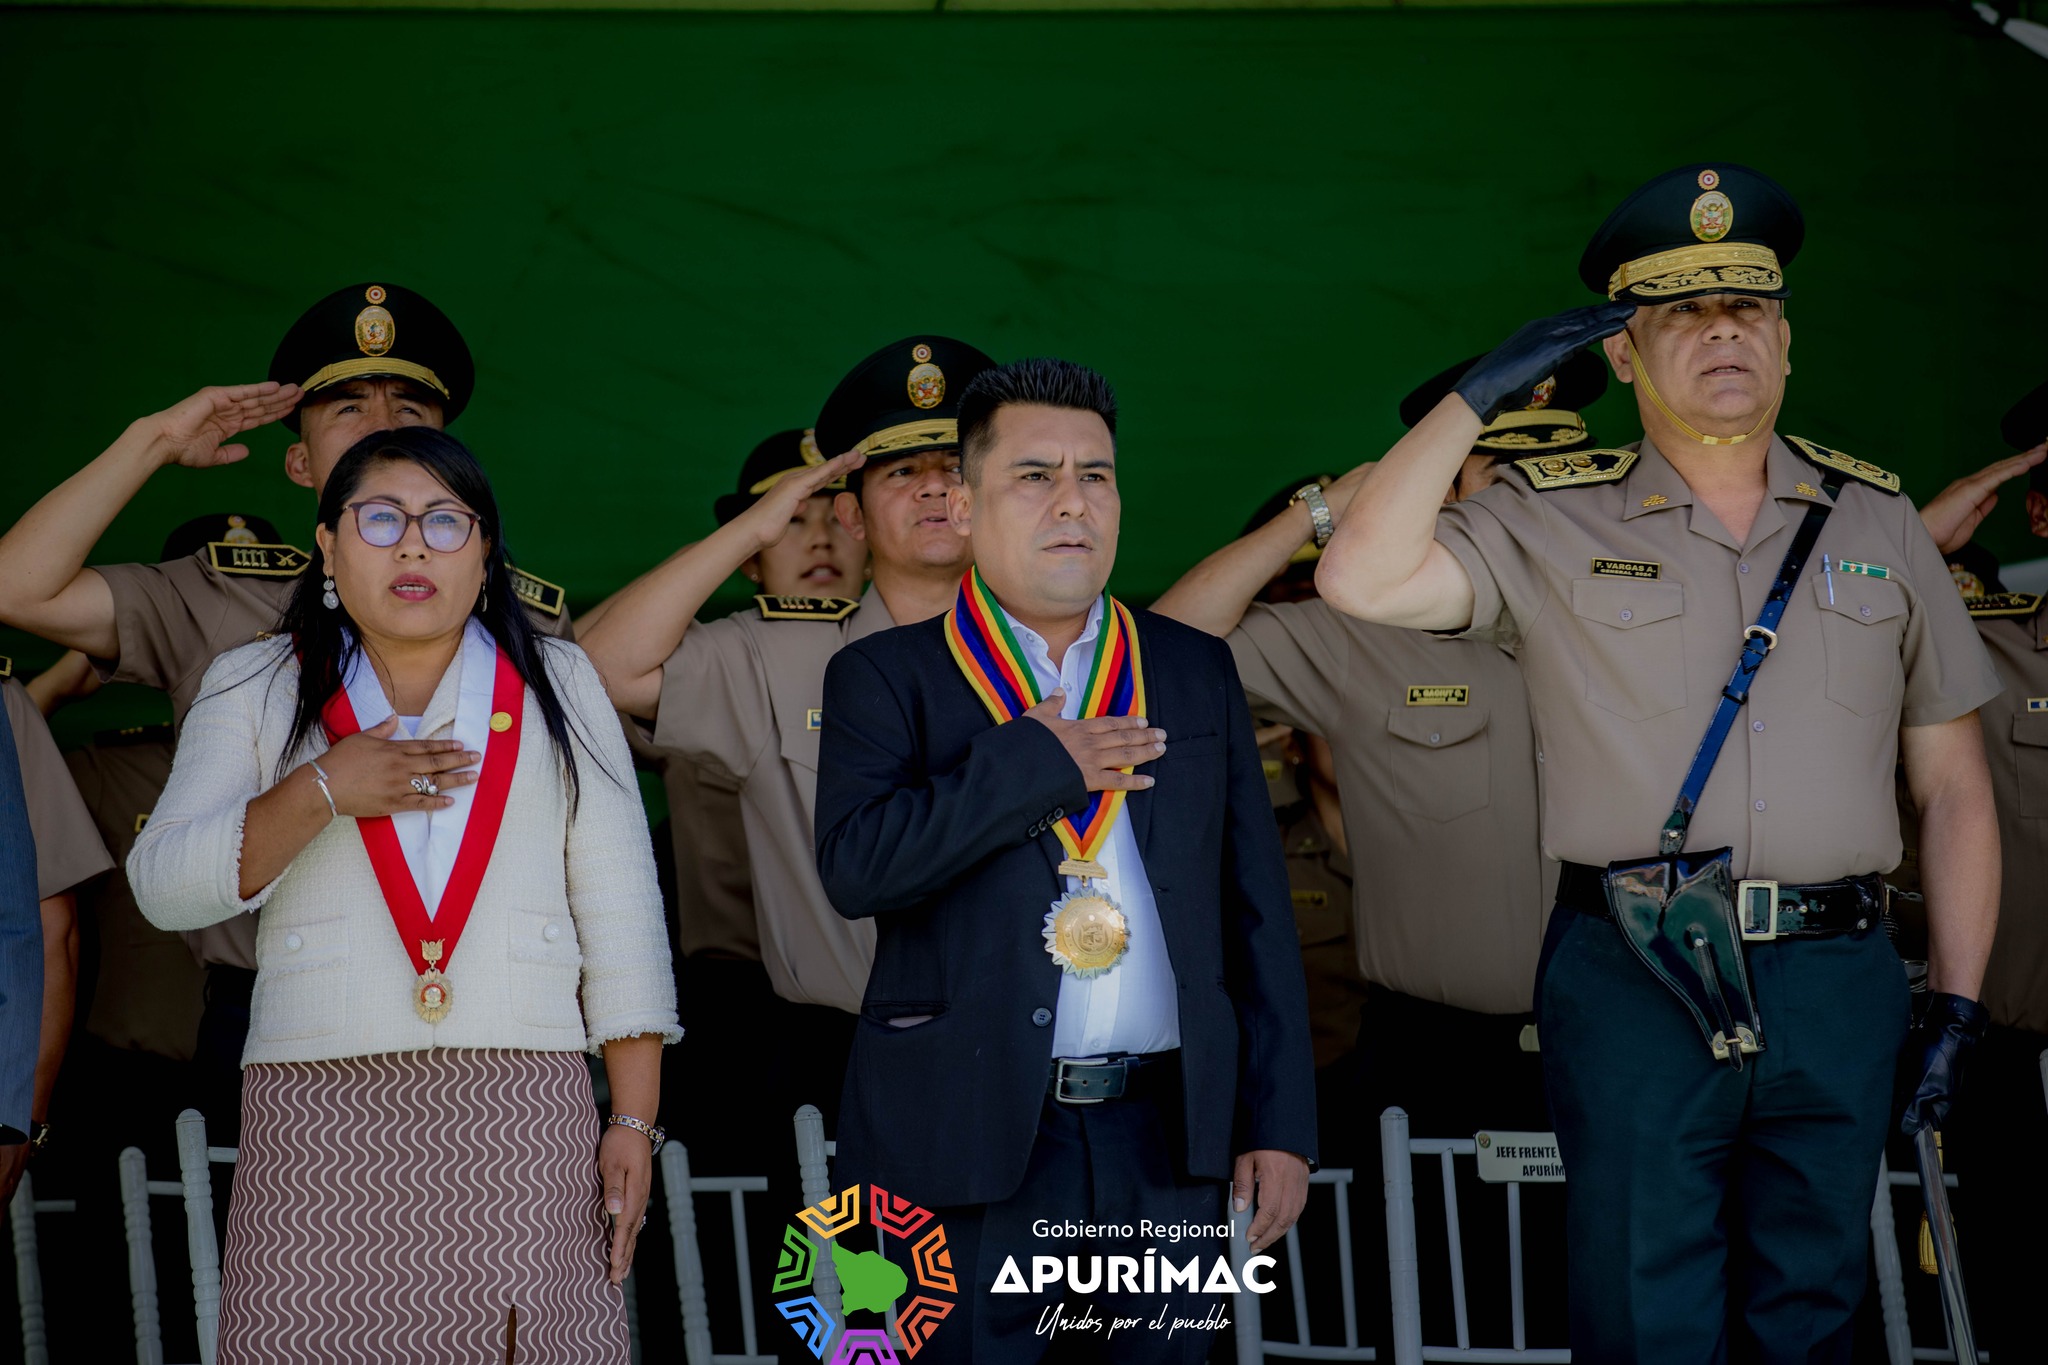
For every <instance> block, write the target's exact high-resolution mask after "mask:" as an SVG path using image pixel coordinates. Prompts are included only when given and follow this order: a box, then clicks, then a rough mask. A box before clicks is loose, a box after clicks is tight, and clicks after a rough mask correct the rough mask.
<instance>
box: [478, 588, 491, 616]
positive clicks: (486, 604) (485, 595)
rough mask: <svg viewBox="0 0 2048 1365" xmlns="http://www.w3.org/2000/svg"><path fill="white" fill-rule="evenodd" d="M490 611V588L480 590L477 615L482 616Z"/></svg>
mask: <svg viewBox="0 0 2048 1365" xmlns="http://www.w3.org/2000/svg"><path fill="white" fill-rule="evenodd" d="M490 609H491V590H490V589H489V588H483V589H480V590H479V591H478V592H477V595H476V614H477V615H478V616H482V615H484V614H485V613H486V612H488V611H490Z"/></svg>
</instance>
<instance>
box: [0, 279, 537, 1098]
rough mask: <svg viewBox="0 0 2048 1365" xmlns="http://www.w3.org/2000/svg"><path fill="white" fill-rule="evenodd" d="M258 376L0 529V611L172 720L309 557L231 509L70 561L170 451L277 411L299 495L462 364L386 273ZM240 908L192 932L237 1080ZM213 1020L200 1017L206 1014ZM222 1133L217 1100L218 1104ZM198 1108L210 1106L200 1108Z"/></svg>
mask: <svg viewBox="0 0 2048 1365" xmlns="http://www.w3.org/2000/svg"><path fill="white" fill-rule="evenodd" d="M270 376H271V377H270V379H269V380H267V381H265V382H264V383H260V384H240V385H233V386H229V387H225V388H207V389H202V390H200V391H199V392H198V393H196V394H194V395H192V396H191V397H190V398H187V399H185V400H184V401H183V402H180V403H178V404H176V405H174V406H172V407H170V408H167V409H165V410H164V411H162V412H159V413H154V414H151V415H150V416H147V417H143V418H139V419H137V420H136V421H134V422H132V423H130V424H129V426H128V429H127V430H126V431H125V432H123V433H122V434H121V436H120V437H119V438H118V439H117V440H116V441H115V442H114V443H113V444H112V445H111V446H109V447H108V448H107V449H106V450H105V451H103V452H102V453H101V454H100V455H99V456H98V457H97V458H95V459H94V460H93V461H92V462H91V463H90V464H88V465H86V467H85V468H83V469H81V470H80V471H79V472H78V473H76V474H74V475H72V476H71V477H70V478H69V479H67V480H65V481H64V482H63V483H62V484H59V485H58V486H57V487H56V488H55V489H53V490H51V492H49V493H48V494H46V495H44V497H43V498H42V500H41V501H40V502H38V503H37V504H36V505H35V506H34V507H32V508H30V509H29V510H28V512H27V513H26V514H25V515H24V516H23V517H22V518H21V520H20V521H18V522H16V523H15V524H14V526H13V528H12V529H10V530H9V531H8V532H7V534H6V535H5V536H0V623H4V624H6V625H10V626H14V627H16V628H17V629H20V630H25V631H28V632H29V633H30V634H33V635H39V636H41V637H42V638H44V639H46V640H50V641H52V642H54V643H57V644H60V645H63V646H65V647H66V648H69V649H76V650H79V651H81V652H83V653H85V654H86V655H88V656H90V657H91V658H92V659H93V660H94V662H95V664H96V666H97V668H98V670H99V672H100V674H101V676H102V677H104V678H106V679H108V680H112V681H119V682H133V683H140V684H141V685H143V686H145V687H152V688H155V689H157V690H159V691H162V692H166V693H168V694H169V695H170V699H171V711H172V719H173V722H174V723H182V722H183V720H184V716H185V712H186V711H187V710H188V709H189V708H190V707H191V705H192V701H193V698H194V697H195V696H196V695H197V693H198V689H199V683H200V679H201V678H203V677H204V676H205V673H206V668H207V665H209V664H211V663H212V662H213V660H214V659H215V658H216V657H217V656H218V655H220V654H221V653H223V652H224V651H226V650H229V649H233V648H236V647H237V646H239V645H244V644H247V643H248V642H249V641H251V640H254V639H257V638H258V637H260V636H262V635H264V634H265V633H267V632H269V631H272V630H275V629H276V628H277V625H278V622H279V619H280V617H281V616H282V613H283V609H284V603H285V601H286V599H287V598H288V597H289V596H290V594H291V592H292V590H293V588H294V586H295V585H296V583H297V580H298V577H299V575H300V574H301V573H303V572H305V570H306V568H307V567H308V565H310V564H311V562H312V561H311V558H310V557H309V556H308V555H307V553H306V552H305V551H304V550H303V549H300V548H299V547H297V546H294V545H289V544H284V543H280V542H277V541H275V540H272V541H268V542H266V541H264V540H263V539H262V538H261V537H259V536H258V535H257V534H256V533H255V532H254V531H253V530H252V529H251V528H250V527H249V526H248V524H247V519H246V518H245V519H244V524H243V525H242V526H239V527H236V526H232V525H231V526H230V529H229V530H228V531H227V532H226V533H224V536H223V538H222V539H220V540H217V541H209V542H207V543H206V544H205V545H203V546H201V547H200V548H198V549H197V550H196V551H194V552H193V553H190V554H187V555H184V556H180V557H178V558H175V559H170V560H167V561H166V562H163V563H158V564H114V565H99V566H95V567H92V568H87V567H86V566H85V561H86V559H87V557H88V556H89V555H90V554H91V553H92V549H93V546H94V545H95V544H96V543H97V542H98V540H99V538H100V537H101V536H102V535H103V534H104V533H105V532H106V529H107V527H108V526H109V525H110V524H111V523H112V521H113V519H114V517H115V515H116V514H117V513H118V512H119V511H120V510H121V509H122V508H123V507H124V506H126V505H127V503H128V502H129V501H130V500H131V499H132V498H134V496H135V495H136V494H137V493H138V492H140V491H141V489H142V487H143V485H144V484H145V483H146V482H148V480H149V478H150V476H151V475H152V474H154V473H156V472H157V471H158V470H161V469H164V468H167V467H168V466H170V465H173V464H181V465H185V466H187V467H190V468H197V469H208V468H214V467H217V466H220V465H226V464H234V463H236V462H237V461H240V460H242V459H245V458H247V456H248V454H249V450H248V447H247V446H246V445H242V444H237V443H235V438H236V437H238V436H240V435H241V434H242V433H244V432H247V431H250V430H253V429H254V428H256V427H260V426H263V425H265V424H267V423H270V422H274V421H276V422H283V423H284V424H285V425H286V426H287V427H289V428H291V429H292V430H293V431H294V432H295V433H296V434H297V436H298V439H297V440H296V441H295V442H294V443H293V444H292V445H291V446H290V447H289V448H288V449H287V450H286V452H285V458H284V465H285V474H286V476H287V477H288V478H290V479H291V481H292V482H293V483H296V484H299V485H301V486H303V487H306V488H310V489H311V490H313V493H314V494H315V496H317V495H318V494H319V492H320V489H321V488H322V487H323V486H324V485H325V483H326V481H327V475H328V472H329V471H330V470H332V469H333V468H334V465H335V463H336V462H337V461H338V460H340V458H341V457H342V455H343V454H344V453H345V452H346V451H347V450H348V448H349V447H350V446H351V445H353V444H354V443H355V442H356V441H357V440H359V439H360V438H362V437H364V436H367V435H369V434H371V433H372V432H376V431H383V430H388V429H390V428H393V427H400V426H412V425H423V426H431V427H436V428H438V427H442V426H444V425H446V424H447V423H449V422H452V421H454V420H455V418H456V417H457V416H459V415H460V414H461V412H462V411H463V409H464V408H465V407H466V406H468V403H469V399H470V395H471V392H472V390H473V389H474V388H475V382H476V367H475V364H474V362H473V361H472V360H471V358H470V353H469V347H468V345H467V344H466V343H465V342H464V341H463V339H462V335H461V333H460V332H458V331H457V330H456V329H455V326H454V324H453V323H451V322H450V321H449V320H448V318H447V316H446V315H445V314H443V313H442V312H441V310H440V309H439V308H437V307H435V306H434V305H433V304H432V303H431V302H429V301H428V300H427V299H425V298H423V297H421V296H420V295H418V294H416V293H414V292H413V291H411V290H409V289H406V288H404V287H402V286H399V285H389V284H376V283H371V284H358V285H350V286H349V287H348V288H346V289H340V290H337V291H335V292H334V293H332V294H330V295H328V296H327V297H326V298H324V299H322V300H320V302H318V303H316V304H314V305H313V306H312V307H311V308H309V309H307V310H306V312H305V313H304V314H303V315H301V316H300V318H299V319H298V321H297V322H295V323H294V324H293V325H292V327H291V329H290V330H289V331H287V332H286V333H285V335H284V338H283V340H282V341H280V342H279V344H278V347H277V351H276V354H275V355H274V356H273V357H272V359H271V363H270ZM511 586H512V589H513V591H514V592H515V593H516V594H517V595H518V596H519V597H520V599H521V600H522V601H524V602H525V603H526V604H527V608H528V610H529V612H530V613H531V614H532V615H533V617H534V620H535V623H536V624H537V625H538V626H540V627H541V628H542V629H543V630H547V631H549V632H551V633H555V634H562V635H566V634H568V633H569V620H568V616H567V613H566V610H565V605H564V600H563V594H562V590H561V589H560V588H559V587H556V586H555V585H554V584H551V583H547V582H545V581H543V580H541V579H538V578H535V577H533V576H532V575H530V574H526V573H523V572H521V571H518V570H514V571H513V582H512V585H511ZM255 939H256V928H255V917H254V916H246V915H245V916H241V917H238V918H237V919H234V920H231V921H228V922H227V923H224V924H221V925H218V926H215V927H214V928H213V929H211V930H208V931H205V932H204V933H203V934H202V935H201V936H200V942H199V943H198V944H197V945H195V951H197V952H199V953H200V955H201V959H202V961H204V962H205V963H206V964H207V965H208V966H209V967H210V968H218V969H220V970H213V971H209V973H208V986H207V991H208V999H209V1004H210V1007H211V1008H217V1009H219V1010H221V1011H223V1013H222V1015H221V1016H220V1018H219V1019H218V1020H216V1019H215V1018H214V1015H213V1014H212V1013H211V1012H209V1015H208V1020H209V1023H208V1026H207V1030H206V1031H207V1034H208V1037H209V1039H213V1038H214V1035H216V1034H217V1035H218V1039H217V1042H209V1044H208V1045H207V1046H204V1047H202V1053H203V1054H204V1058H211V1059H212V1060H211V1061H210V1062H208V1061H206V1060H204V1058H203V1059H202V1065H210V1066H212V1067H213V1069H214V1070H215V1071H217V1072H219V1073H220V1076H221V1084H222V1085H223V1086H232V1087H235V1088H236V1089H238V1088H239V1076H240V1064H241V1040H242V1037H243V1035H244V1034H246V1032H247V1011H248V1002H249V992H250V990H251V989H252V988H253V986H254V982H255V966H256V955H255ZM216 1023H217V1024H218V1025H219V1027H218V1028H217V1029H216V1028H215V1024H216ZM212 1107H213V1108H214V1109H215V1110H218V1111H221V1112H220V1117H219V1123H220V1124H221V1125H222V1129H221V1131H223V1132H227V1131H228V1130H229V1129H230V1128H231V1127H232V1125H233V1122H234V1119H233V1113H234V1109H233V1106H232V1104H226V1103H222V1102H216V1103H215V1104H214V1105H213V1106H212ZM212 1118H213V1115H209V1119H212Z"/></svg>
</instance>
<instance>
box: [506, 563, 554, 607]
mask: <svg viewBox="0 0 2048 1365" xmlns="http://www.w3.org/2000/svg"><path fill="white" fill-rule="evenodd" d="M505 572H506V573H507V574H509V575H511V578H512V595H513V596H514V597H516V598H518V599H519V600H520V601H521V602H523V603H525V604H526V605H527V606H529V607H531V608H533V610H535V611H537V612H539V613H540V614H541V615H543V616H560V615H561V614H562V607H563V605H564V604H565V602H566V601H567V596H568V595H567V594H566V593H564V592H563V591H562V590H561V588H559V587H557V586H556V585H555V584H553V583H550V582H548V581H547V580H546V579H545V578H535V577H534V576H533V575H532V574H530V573H528V572H527V571H526V570H524V569H518V568H514V567H513V566H512V565H510V564H507V565H506V566H505Z"/></svg>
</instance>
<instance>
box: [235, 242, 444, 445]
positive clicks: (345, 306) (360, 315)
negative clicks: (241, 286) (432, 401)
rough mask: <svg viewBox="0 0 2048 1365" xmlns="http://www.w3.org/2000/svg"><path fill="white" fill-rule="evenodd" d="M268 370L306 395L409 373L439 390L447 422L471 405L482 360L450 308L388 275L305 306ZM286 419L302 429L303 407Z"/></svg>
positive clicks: (432, 389) (310, 397)
mask: <svg viewBox="0 0 2048 1365" xmlns="http://www.w3.org/2000/svg"><path fill="white" fill-rule="evenodd" d="M269 377H270V378H271V379H273V380H275V381H277V382H278V383H280V384H296V385H298V386H299V387H300V388H301V389H304V390H305V391H306V401H307V402H312V401H316V399H317V396H318V394H319V393H320V391H321V390H323V389H330V388H333V387H334V386H335V385H337V384H346V383H349V382H350V381H352V380H358V379H404V380H408V381H410V382H412V383H414V384H417V385H418V386H419V387H420V388H421V389H422V390H423V391H424V392H426V393H431V394H434V395H437V396H438V397H439V399H440V403H441V420H442V422H443V423H444V424H445V423H450V422H453V421H454V420H455V419H456V418H457V417H458V416H460V415H461V414H462V410H463V409H464V408H466V407H467V406H469V399H470V394H471V392H472V391H473V390H474V389H475V388H476V362H475V360H474V358H473V357H471V355H470V353H469V343H467V342H465V341H464V340H463V339H462V333H460V332H458V331H457V330H456V329H455V324H454V323H453V322H450V321H449V320H448V315H447V314H446V313H443V312H442V311H441V310H440V309H439V308H436V307H435V306H434V304H433V303H432V301H431V300H429V299H427V298H425V297H423V296H422V295H420V294H417V293H414V292H413V291H412V290H410V289H407V288H406V287H405V286H404V285H398V284H392V283H391V282H390V281H388V280H383V281H372V282H366V283H363V284H352V285H349V286H348V287H347V288H345V289H337V290H335V291H334V292H333V293H332V294H329V295H328V296H327V297H326V298H324V299H322V300H320V301H319V302H318V303H316V304H314V305H313V306H312V307H311V308H308V309H307V310H306V311H305V312H304V313H301V314H300V315H299V318H298V321H296V322H294V323H293V324H292V325H291V329H290V330H289V331H287V332H286V333H285V334H284V338H283V340H281V341H279V342H278V343H277V350H276V352H275V353H274V354H273V355H272V356H271V358H270V372H269ZM304 406H305V404H304V403H301V404H300V408H303V407H304ZM281 420H282V421H283V423H284V425H285V426H287V427H289V428H290V429H291V430H293V431H297V430H298V429H299V410H298V409H294V410H293V411H292V412H290V413H289V414H287V415H286V416H285V417H283V418H282V419H281Z"/></svg>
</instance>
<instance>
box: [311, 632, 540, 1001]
mask: <svg viewBox="0 0 2048 1365" xmlns="http://www.w3.org/2000/svg"><path fill="white" fill-rule="evenodd" d="M456 661H457V666H458V667H459V668H460V669H461V675H460V677H459V678H458V680H457V686H458V689H459V691H458V694H457V700H456V704H455V726H454V728H455V735H454V737H455V739H457V740H458V741H460V742H461V744H462V746H463V747H464V748H466V749H473V750H475V751H477V752H478V753H481V754H482V755H483V762H482V764H481V765H480V767H479V771H478V775H477V781H476V783H475V784H474V785H473V786H464V787H451V788H449V789H448V792H447V795H449V796H452V797H453V798H454V799H455V804H454V805H452V806H449V807H447V808H446V809H444V810H437V811H401V812H400V813H398V814H397V815H376V816H367V817H361V818H358V819H357V821H356V828H357V830H358V832H359V833H361V835H362V838H363V849H364V851H365V852H366V853H368V854H369V857H370V866H371V868H372V869H373V870H374V871H375V872H376V874H377V885H378V886H379V887H380V888H381V889H382V890H383V892H384V903H385V905H386V906H387V907H388V908H389V910H390V912H391V922H392V924H393V925H394V926H395V927H396V928H397V930H398V938H399V941H400V942H401V943H403V944H404V945H405V949H406V952H407V954H408V955H409V956H410V957H411V958H412V962H413V970H414V971H416V972H419V973H421V974H422V975H424V974H425V973H427V972H428V971H430V970H433V969H435V968H440V969H443V970H445V969H446V967H447V965H448V960H449V959H450V958H452V957H453V956H454V955H455V945H456V942H457V941H458V940H459V939H460V938H461V937H462V931H463V928H464V926H465V925H467V924H468V923H469V913H470V911H471V909H473V908H474V907H475V905H476V894H477V889H478V888H479V887H480V886H481V885H482V884H483V879H484V871H485V869H486V868H487V867H489V865H490V861H491V850H492V849H493V848H494V847H496V845H497V842H498V828H499V826H500V825H501V824H503V822H504V818H505V803H506V800H507V798H508V797H509V796H510V795H511V791H512V770H513V769H514V768H515V767H516V766H518V762H519V734H520V730H521V728H522V726H521V721H522V719H523V717H524V714H525V709H526V684H525V683H524V682H523V681H521V679H520V677H519V672H518V670H517V669H515V668H514V667H513V666H512V661H511V660H510V659H509V658H507V657H506V656H505V653H504V652H503V651H502V650H500V649H499V648H498V646H497V644H496V642H495V641H493V640H492V639H491V636H490V633H489V632H488V631H486V630H485V629H484V628H483V627H482V626H481V625H480V624H478V623H477V622H475V621H471V622H470V623H469V629H468V631H467V632H466V633H465V634H464V636H463V640H462V648H461V649H460V650H459V651H458V653H457V655H456ZM391 714H392V707H391V703H390V701H389V700H388V699H387V698H386V697H385V695H384V689H383V687H382V685H381V684H379V683H378V681H377V674H376V670H375V669H373V668H372V667H371V666H370V663H369V660H368V659H366V658H365V657H364V656H363V654H362V652H361V651H360V650H359V651H357V653H356V655H355V658H354V659H353V660H352V661H351V663H350V667H349V671H348V676H347V677H346V678H345V679H344V681H343V685H342V689H341V690H340V691H339V692H336V693H335V694H334V696H333V697H332V698H331V699H330V700H329V701H328V703H327V705H326V706H325V707H324V708H323V709H322V711H321V719H322V720H323V721H324V722H325V723H326V728H327V733H328V737H329V739H330V741H337V742H338V741H339V740H341V739H342V738H344V737H346V736H348V735H352V734H355V733H356V732H357V731H358V730H366V729H372V728H374V727H376V726H377V725H379V724H382V723H383V721H384V719H385V718H386V717H387V716H389V715H391ZM429 942H437V943H438V945H439V947H438V950H437V951H436V952H435V953H434V955H433V958H432V959H431V960H430V959H429V957H428V956H427V955H426V954H427V945H428V944H429Z"/></svg>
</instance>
